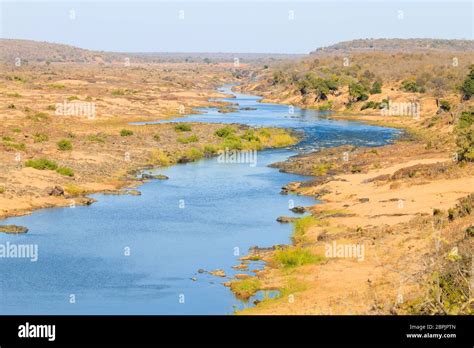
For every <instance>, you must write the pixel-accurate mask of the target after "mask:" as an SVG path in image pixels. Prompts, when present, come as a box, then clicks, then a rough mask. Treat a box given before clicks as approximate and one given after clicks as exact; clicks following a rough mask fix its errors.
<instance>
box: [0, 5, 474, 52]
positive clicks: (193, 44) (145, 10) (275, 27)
mask: <svg viewBox="0 0 474 348" xmlns="http://www.w3.org/2000/svg"><path fill="white" fill-rule="evenodd" d="M0 2H1V17H0V18H1V22H0V36H1V37H2V38H16V39H31V40H38V41H49V42H57V43H65V44H70V45H74V46H78V47H82V48H87V49H93V50H104V51H124V52H237V53H241V52H261V53H308V52H309V51H312V50H314V49H315V48H317V47H321V46H326V45H330V44H332V43H336V42H339V41H344V40H351V39H357V38H371V37H372V38H413V37H417V38H420V37H421V38H423V37H426V38H442V39H472V38H473V5H472V1H470V0H467V1H464V0H463V1H449V0H438V1H437V0H434V1H433V0H431V1H425V0H414V1H407V0H405V1H390V0H385V1H383V0H379V1H375V0H373V1H355V0H352V1H340V0H324V1H321V0H306V1H282V0H280V1H272V0H258V1H250V0H244V1H231V0H227V1H217V0H214V1H202V0H194V1H152V0H149V1H130V0H126V1H124V0H121V1H117V0H115V1H108V0H106V1H105V0H102V1H48V2H45V1H34V0H29V1H11V0H10V1H5V0H0ZM71 11H73V12H71ZM180 11H184V12H180ZM291 11H293V12H291ZM400 11H401V12H400ZM180 15H181V16H180ZM72 17H75V18H72ZM183 17H184V18H183Z"/></svg>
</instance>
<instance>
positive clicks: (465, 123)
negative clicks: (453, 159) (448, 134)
mask: <svg viewBox="0 0 474 348" xmlns="http://www.w3.org/2000/svg"><path fill="white" fill-rule="evenodd" d="M473 124H474V111H466V112H463V113H462V114H461V117H460V118H459V121H458V124H457V126H456V135H457V138H456V145H457V146H458V159H459V160H460V161H474V127H473Z"/></svg>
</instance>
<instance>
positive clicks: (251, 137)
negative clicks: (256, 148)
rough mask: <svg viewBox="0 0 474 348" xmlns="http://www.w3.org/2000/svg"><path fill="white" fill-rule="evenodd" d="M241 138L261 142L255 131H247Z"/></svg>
mask: <svg viewBox="0 0 474 348" xmlns="http://www.w3.org/2000/svg"><path fill="white" fill-rule="evenodd" d="M240 138H241V139H243V140H247V141H257V142H260V138H259V137H258V136H257V135H255V131H254V130H253V129H247V130H246V131H245V133H244V134H243V135H242V136H241V137H240Z"/></svg>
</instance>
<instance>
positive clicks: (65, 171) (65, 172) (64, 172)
mask: <svg viewBox="0 0 474 348" xmlns="http://www.w3.org/2000/svg"><path fill="white" fill-rule="evenodd" d="M56 172H57V173H59V174H61V175H65V176H74V171H73V170H72V169H71V168H69V167H59V168H58V169H56Z"/></svg>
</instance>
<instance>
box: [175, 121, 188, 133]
mask: <svg viewBox="0 0 474 348" xmlns="http://www.w3.org/2000/svg"><path fill="white" fill-rule="evenodd" d="M174 130H175V131H177V132H190V131H191V126H190V125H189V124H187V123H178V124H177V125H175V126H174Z"/></svg>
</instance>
